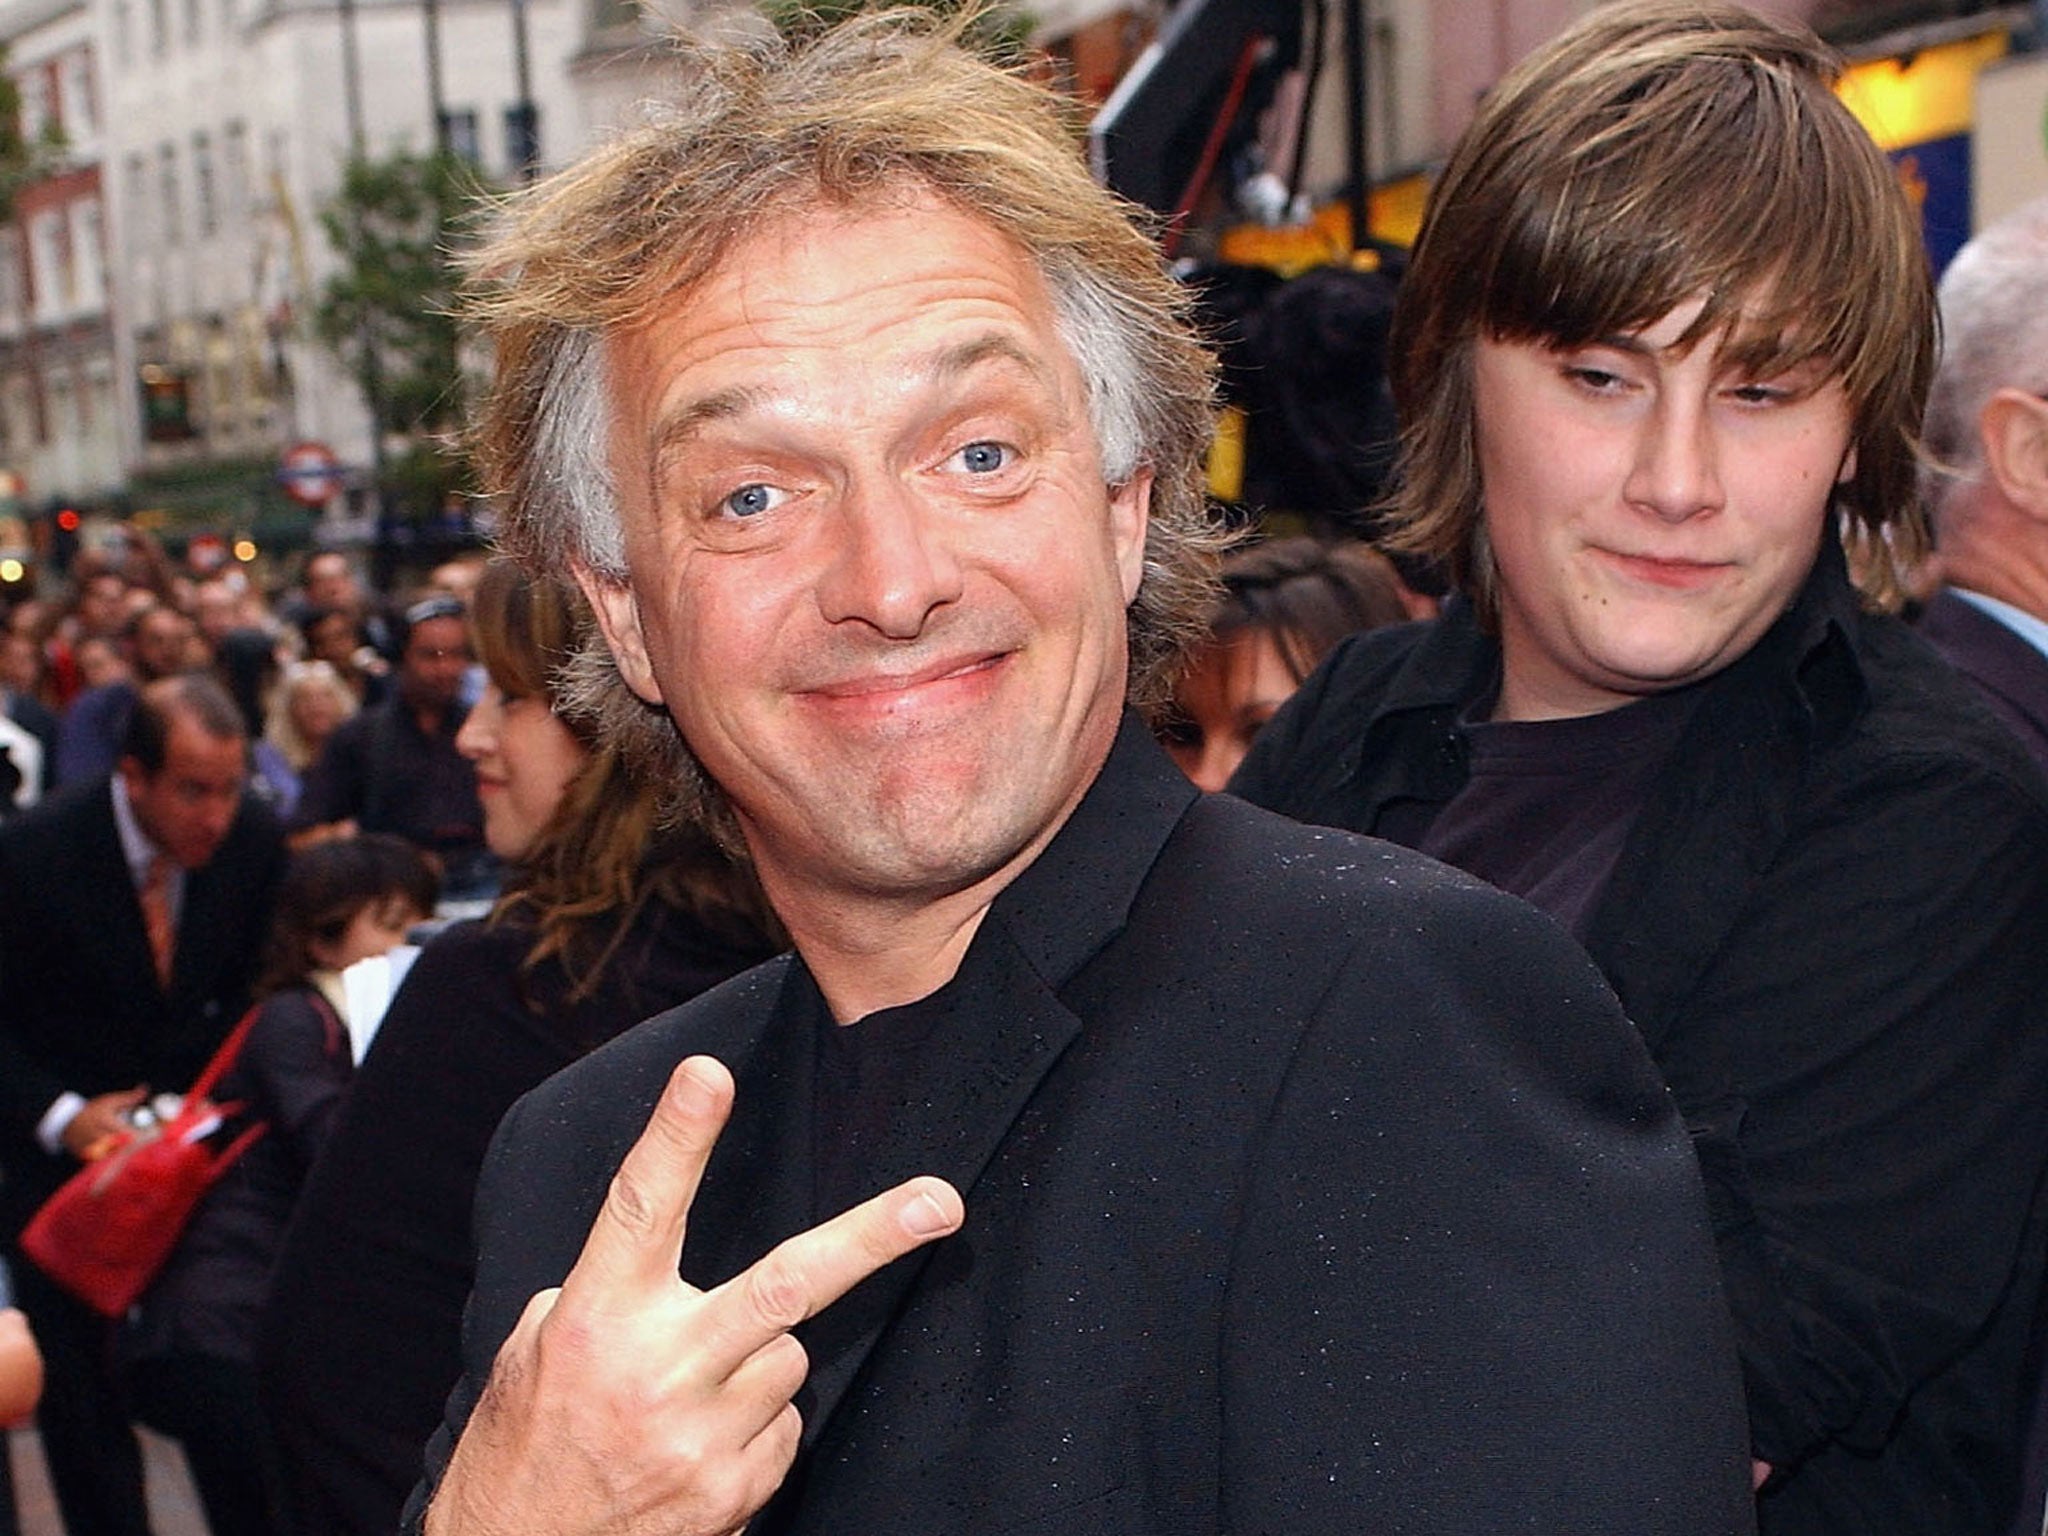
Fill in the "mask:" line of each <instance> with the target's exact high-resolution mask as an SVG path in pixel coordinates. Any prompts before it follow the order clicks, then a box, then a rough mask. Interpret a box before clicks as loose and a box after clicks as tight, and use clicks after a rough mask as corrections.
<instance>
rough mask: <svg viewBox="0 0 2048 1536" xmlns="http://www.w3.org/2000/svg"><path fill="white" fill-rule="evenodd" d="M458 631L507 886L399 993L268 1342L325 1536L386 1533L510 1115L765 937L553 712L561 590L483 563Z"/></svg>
mask: <svg viewBox="0 0 2048 1536" xmlns="http://www.w3.org/2000/svg"><path fill="white" fill-rule="evenodd" d="M472 618H473V622H474V625H475V630H476V648H477V654H478V656H479V657H480V658H481V660H482V661H483V664H484V666H485V668H486V669H487V670H488V672H489V676H490V686H489V688H488V689H487V690H486V691H485V694H484V696H483V698H482V699H480V700H479V701H478V703H477V705H476V706H475V707H474V708H473V709H472V710H471V712H470V715H469V718H468V721H467V722H466V724H465V725H464V727H463V730H462V734H461V737H460V738H459V740H460V744H461V746H462V749H463V751H464V753H465V754H466V755H467V756H468V757H469V758H470V760H471V761H472V762H474V763H475V764H476V766H477V775H478V783H479V788H480V790H481V797H482V800H483V807H484V825H485V835H486V838H487V840H488V841H489V843H490V846H491V849H492V851H493V852H494V853H496V854H498V855H499V857H501V858H502V859H504V860H505V861H506V862H507V863H508V864H509V865H510V866H511V867H512V873H511V876H510V877H509V879H508V882H507V889H506V892H505V894H504V895H503V896H502V897H501V898H500V900H499V902H498V904H497V907H496V908H495V909H494V911H493V913H492V915H491V917H490V918H489V919H488V920H485V921H482V922H471V923H462V924H458V925H457V926H455V927H453V928H451V929H449V930H448V931H447V932H446V933H444V934H442V935H441V936H440V937H439V938H437V939H435V940H434V941H433V943H431V944H430V945H429V946H428V947H427V949H426V951H425V952H424V953H423V954H422V955H421V956H420V958H419V960H418V961H417V962H416V963H415V964H414V966H413V968H412V970H411V972H410V973H409V974H408V975H407V977H406V979H405V982H404V984H403V985H402V986H401V987H400V989H399V992H398V995H397V996H396V997H395V998H394V999H393V1001H392V1004H391V1009H390V1012H389V1013H388V1014H387V1015H386V1016H385V1019H384V1022H383V1025H382V1028H381V1029H380V1031H379V1033H378V1035H377V1039H376V1042H375V1044H374V1045H373V1047H372V1049H371V1050H370V1053H369V1055H368V1056H367V1058H366V1059H365V1060H364V1062H363V1065H362V1068H361V1070H360V1071H359V1073H358V1074H357V1077H356V1082H355V1085H354V1087H353V1088H352V1089H351V1091H350V1095H349V1101H348V1103H347V1105H346V1106H345V1107H344V1109H343V1112H342V1115H341V1117H340V1121H339V1123H338V1125H337V1126H336V1129H335V1133H334V1135H333V1137H332V1139H331V1140H330V1142H329V1144H328V1147H327V1151H326V1154H325V1155H324V1156H323V1157H322V1159H321V1162H320V1165H319V1167H318V1168H316V1169H315V1170H314V1174H313V1177H312V1179H311V1180H310V1182H309V1185H308V1189H307V1192H306V1198H305V1201H304V1203H303V1205H302V1207H301V1212H300V1216H299V1219H298V1221H297V1222H296V1224H295V1225H294V1228H293V1231H292V1235H291V1238H290V1240H289V1242H288V1243H287V1245H286V1252H285V1255H284V1258H283V1261H282V1263H281V1264H280V1267H279V1274H278V1281H277V1285H276V1288H275V1291H274V1293H273V1297H272V1305H271V1311H270V1316H269V1318H268V1321H267V1324H266V1329H265V1345H264V1351H263V1368H264V1377H265V1386H266V1390H267V1393H268V1396H269V1399H270V1405H271V1408H272V1411H273V1414H274V1417H275V1421H276V1423H277V1425H278V1429H279V1433H280V1436H281V1438H282V1440H283V1442H284V1451H285V1471H286V1482H287V1491H288V1494H289V1498H290V1511H291V1513H292V1515H293V1517H294V1519H295V1522H296V1524H297V1527H298V1528H299V1529H300V1530H302V1531H307V1532H313V1531H317V1532H320V1533H322V1536H351V1533H363V1536H370V1533H376V1536H387V1533H389V1532H390V1531H392V1530H394V1529H396V1527H397V1522H398V1517H399V1513H400V1510H401V1508H402V1506H403V1504H404V1501H405V1497H406V1494H407V1492H408V1491H409V1490H410V1489H411V1487H412V1485H413V1483H414V1481H415V1480H416V1479H417V1477H418V1475H419V1467H420V1449H421V1446H422V1445H423V1444H424V1443H425V1441H426V1439H427V1436H428V1435H429V1434H430V1433H431V1432H432V1430H433V1428H434V1427H435V1425H436V1424H438V1423H439V1422H440V1418H441V1410H442V1406H443V1403H444V1401H445V1399H446V1397H447V1393H448V1390H449V1388H450V1387H451V1386H452V1385H453V1384H454V1382H455V1380H456V1377H457V1376H458V1374H459V1371H460V1360H459V1355H458V1330H459V1326H460V1322H461V1313H462V1304H463V1301H464V1298H465V1297H466V1296H467V1294H468V1291H469V1283H470V1252H469V1208H470V1203H471V1199H472V1196H473V1194H474V1189H475V1183H476V1176H477V1170H478V1168H479V1167H480V1165H481V1164H482V1161H483V1155H484V1150H485V1147H486V1146H487V1144H488V1142H489V1140H490V1136H491V1133H492V1131H493V1130H495V1129H496V1127H497V1123H498V1121H499V1119H500V1117H501V1116H502V1115H503V1114H504V1112H505V1111H506V1109H507V1108H509V1107H510V1106H511V1104H512V1101H513V1100H514V1099H516V1098H518V1097H519V1095H520V1094H522V1093H524V1092H525V1091H526V1090H527V1089H528V1088H530V1087H532V1086H533V1085H534V1084H536V1083H538V1082H539V1081H540V1080H541V1079H542V1078H544V1077H547V1076H548V1075H550V1074H551V1073H553V1072H555V1071H557V1070H558V1069H560V1068H561V1067H563V1066H565V1065H567V1064H568V1063H569V1062H571V1061H573V1060H575V1059H576V1058H577V1057H578V1056H581V1055H582V1054H584V1053H585V1052H587V1051H589V1050H591V1049H593V1048H595V1047H596V1046H598V1045H600V1044H602V1043H603V1042H604V1041H605V1040H607V1039H609V1038H610V1037H611V1036H613V1035H615V1034H617V1033H618V1032H619V1031H620V1030H622V1029H625V1028H626V1027H627V1026H629V1025H631V1024H633V1023H635V1022H637V1021H638V1020H640V1019H642V1018H645V1017H647V1016H649V1015H651V1014H654V1013H657V1012H659V1011H661V1010H663V1009H665V1008H668V1007H671V1006H673V1005H674V1004H676V1003H679V1002H682V1001H684V1000H685V999H687V998H689V997H692V996H694V995H695V994H696V993H698V992H700V991H702V990H704V989H705V988H707V987H709V986H712V985H713V984H715V983H717V982H719V981H721V980H723V979H724V978H725V977H727V976H729V975H732V974H733V973H735V972H737V971H740V970H743V969H745V968H746V967H748V966H750V965H752V964H754V963H755V962H757V961H759V960H762V959H765V958H767V957H768V956H769V955H770V954H772V953H773V952H774V950H775V949H776V948H777V947H778V943H779V940H778V939H777V938H776V937H773V936H772V935H774V934H775V932H776V930H775V927H774V922H773V919H772V917H771V916H770V915H769V913H768V911H767V908H766V906H765V904H764V903H763V902H762V900H761V897H760V895H759V891H758V889H757V887H756V886H755V885H754V882H753V879H752V877H751V875H750V874H747V873H744V872H742V871H741V870H740V869H738V868H736V867H735V866H734V865H733V864H732V863H731V861H730V860H729V859H728V857H727V856H726V855H725V854H724V853H722V852H721V851H720V850H719V849H718V848H717V847H716V845H715V844H713V843H712V842H711V841H710V840H709V839H708V838H707V837H705V836H704V835H703V834H701V833H697V832H694V831H678V830H670V829H665V828H663V827H661V825H660V821H659V817H658V814H657V793H656V789H655V787H654V786H649V785H641V784H637V783H634V782H633V781H631V780H630V779H628V778H627V776H626V773H625V770H624V767H623V765H622V763H621V761H620V759H619V758H618V757H617V756H615V755H614V754H613V753H612V752H611V751H610V750H608V749H606V748H604V747H602V746H598V745H595V744H594V743H593V742H592V740H591V739H590V737H589V736H588V735H587V734H585V732H584V730H583V728H582V726H581V725H579V724H578V723H576V722H575V721H573V720H567V719H564V718H563V716H562V715H561V714H559V713H558V712H557V702H558V701H557V694H556V685H555V679H556V674H557V672H558V670H559V669H560V667H561V666H562V665H563V663H564V662H565V661H566V660H567V659H568V658H569V657H570V656H571V655H572V654H574V653H575V652H576V651H577V650H578V649H579V648H581V647H582V646H583V645H584V644H585V643H586V642H587V641H588V640H589V638H590V636H591V621H590V618H589V614H588V611H587V610H586V609H585V608H584V606H583V604H582V601H581V599H580V598H579V597H578V596H576V594H575V593H574V592H573V590H572V589H569V588H567V587H566V586H564V585H561V584H558V583H554V582H549V581H541V582H533V583H528V582H527V581H526V580H525V579H524V578H523V577H521V576H520V575H519V573H518V572H517V571H516V569H515V568H514V567H512V566H511V565H509V564H507V563H504V562H499V563H495V564H493V565H492V566H491V567H490V569H489V570H487V571H486V573H485V575H484V577H483V580H482V582H481V584H480V585H479V587H478V589H477V594H476V599H475V608H474V611H473V615H472Z"/></svg>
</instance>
